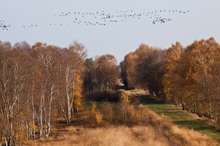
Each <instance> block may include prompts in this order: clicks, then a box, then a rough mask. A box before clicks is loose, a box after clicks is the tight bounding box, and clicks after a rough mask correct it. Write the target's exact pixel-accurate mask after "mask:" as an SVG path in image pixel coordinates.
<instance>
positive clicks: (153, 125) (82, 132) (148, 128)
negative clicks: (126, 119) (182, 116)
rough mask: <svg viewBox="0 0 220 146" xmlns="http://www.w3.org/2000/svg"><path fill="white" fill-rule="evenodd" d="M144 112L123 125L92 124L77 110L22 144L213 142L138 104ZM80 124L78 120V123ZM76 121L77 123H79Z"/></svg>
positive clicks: (182, 145)
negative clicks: (43, 136) (44, 135)
mask: <svg viewBox="0 0 220 146" xmlns="http://www.w3.org/2000/svg"><path fill="white" fill-rule="evenodd" d="M140 108H143V110H144V112H146V113H147V115H148V116H147V121H146V123H144V124H137V125H124V124H111V123H103V124H101V125H98V126H97V125H96V126H94V125H92V124H91V123H89V122H85V123H82V122H81V121H83V120H85V119H88V117H89V116H88V114H89V113H88V112H85V111H84V112H81V113H79V114H78V118H77V120H76V121H75V122H74V123H73V124H72V125H68V126H66V125H65V124H64V123H63V124H62V123H60V124H59V123H57V124H55V125H54V127H55V129H56V132H55V133H53V134H52V136H51V137H50V138H49V139H47V140H41V141H34V142H26V145H34V146H38V145H43V146H69V145H76V146H129V145H131V146H186V145H187V146H188V145H189V146H215V145H218V144H217V142H216V141H215V140H213V139H212V138H210V137H208V136H205V135H202V134H201V133H199V132H196V131H193V130H190V129H187V128H180V127H178V126H177V125H175V124H173V123H172V122H171V121H170V120H169V119H167V117H161V116H159V115H158V114H156V113H155V112H153V111H152V110H150V109H148V108H146V107H145V106H142V105H140ZM78 122H79V123H81V124H79V123H78ZM79 125H80V126H79Z"/></svg>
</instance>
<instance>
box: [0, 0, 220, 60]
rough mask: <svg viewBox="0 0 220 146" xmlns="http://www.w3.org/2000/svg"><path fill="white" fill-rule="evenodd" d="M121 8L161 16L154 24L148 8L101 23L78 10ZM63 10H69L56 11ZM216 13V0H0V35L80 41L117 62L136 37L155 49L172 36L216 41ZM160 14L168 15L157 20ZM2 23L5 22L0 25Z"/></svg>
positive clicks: (116, 11) (219, 24)
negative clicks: (131, 16) (213, 39)
mask: <svg viewBox="0 0 220 146" xmlns="http://www.w3.org/2000/svg"><path fill="white" fill-rule="evenodd" d="M160 10H162V12H161V13H159V12H160ZM169 10H170V11H171V12H169ZM173 10H178V11H181V12H187V13H185V14H183V13H177V12H173ZM126 11H129V12H128V13H130V14H135V13H136V14H144V13H145V14H146V13H147V12H150V13H155V11H157V13H159V15H160V17H161V18H159V19H158V20H159V21H158V23H156V24H153V23H152V22H153V20H155V19H153V18H150V17H152V16H150V14H149V16H146V17H145V16H143V15H142V16H141V17H140V19H138V18H134V19H132V18H129V19H128V20H126V21H125V20H121V22H119V20H118V22H117V23H115V22H113V21H115V20H114V19H113V18H112V20H111V21H112V22H111V23H110V20H108V21H109V23H106V25H87V23H88V22H91V23H96V21H101V19H102V18H101V17H99V18H97V19H96V20H95V18H93V17H90V16H86V17H83V18H82V16H81V14H82V13H85V14H86V13H88V14H89V13H97V14H98V13H99V14H101V13H105V16H107V14H109V15H110V16H113V15H114V17H116V16H119V15H120V13H124V12H126ZM74 12H77V13H78V12H80V15H77V16H76V15H75V14H74ZM65 13H69V15H68V16H60V15H63V14H65ZM152 15H153V14H152ZM219 16H220V0H209V1H207V0H136V1H134V0H19V1H18V0H0V24H1V23H4V24H2V29H1V28H0V40H1V41H9V42H11V43H12V44H14V43H17V42H21V41H26V42H28V43H29V44H31V45H33V44H34V43H35V42H44V43H47V44H50V45H57V46H59V47H62V48H64V47H68V46H69V45H70V44H71V43H72V42H74V41H77V42H79V43H82V44H83V45H84V46H85V48H86V49H87V53H88V57H96V56H100V55H105V54H112V55H114V56H115V57H116V58H117V60H118V63H119V62H120V61H122V60H123V58H124V56H125V55H126V54H128V53H129V52H131V51H134V50H135V49H137V48H138V47H139V45H140V44H141V43H144V44H147V45H150V46H153V47H158V48H161V49H167V48H169V47H170V46H171V45H172V44H173V43H175V42H176V41H179V42H180V43H182V45H183V46H187V45H190V44H191V43H192V42H193V41H195V40H200V39H207V38H209V37H214V38H215V40H216V41H217V42H219V43H220V19H219ZM162 18H163V19H164V20H171V21H166V22H165V23H162V22H161V21H160V20H161V19H162ZM76 19H77V20H76ZM115 19H116V18H115ZM3 21H4V22H3ZM74 21H82V22H81V23H80V24H78V23H77V22H74ZM84 21H85V22H84ZM83 22H84V23H83ZM100 23H101V22H100ZM97 24H98V22H97ZM3 25H6V26H7V25H10V27H9V28H8V30H5V29H3ZM31 25H33V27H31ZM35 25H36V26H35Z"/></svg>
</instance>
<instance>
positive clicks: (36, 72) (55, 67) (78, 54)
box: [0, 41, 118, 145]
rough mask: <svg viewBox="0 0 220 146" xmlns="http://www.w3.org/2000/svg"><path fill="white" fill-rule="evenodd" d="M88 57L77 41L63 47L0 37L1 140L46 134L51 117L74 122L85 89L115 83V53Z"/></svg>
mask: <svg viewBox="0 0 220 146" xmlns="http://www.w3.org/2000/svg"><path fill="white" fill-rule="evenodd" d="M85 58H86V50H85V47H84V46H83V45H82V44H80V43H77V42H74V43H72V44H71V45H70V46H69V47H67V48H60V47H57V46H54V45H47V44H45V43H41V42H37V43H35V44H34V45H33V46H30V45H29V44H28V43H26V42H21V43H16V44H15V45H13V46H12V45H11V44H10V43H9V42H1V41H0V123H1V124H0V140H1V141H7V143H8V144H9V145H13V144H15V143H16V142H18V141H23V140H27V139H44V138H47V137H49V135H50V134H51V128H52V127H51V121H53V120H56V117H57V116H60V117H63V119H65V122H66V123H67V124H68V123H71V121H72V119H73V118H74V113H75V112H77V111H78V110H80V109H82V108H83V105H82V100H83V93H84V92H83V90H85V91H90V90H96V89H99V90H104V89H110V88H113V82H114V81H115V77H112V75H113V76H114V72H116V74H118V73H117V71H118V68H117V67H116V59H115V58H114V56H112V55H103V56H101V57H97V58H96V60H95V61H93V60H92V59H87V60H85ZM89 63H90V64H89ZM108 66H110V67H108ZM102 72H103V73H105V74H109V75H108V76H106V77H108V78H107V79H106V78H105V75H104V74H103V73H102ZM110 73H111V74H110ZM87 84H88V85H87ZM83 85H84V86H83Z"/></svg>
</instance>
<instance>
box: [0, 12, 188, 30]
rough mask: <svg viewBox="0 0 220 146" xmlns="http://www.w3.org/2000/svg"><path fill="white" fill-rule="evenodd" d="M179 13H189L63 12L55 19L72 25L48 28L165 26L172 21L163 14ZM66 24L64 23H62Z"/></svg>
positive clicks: (2, 22)
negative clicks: (140, 23)
mask: <svg viewBox="0 0 220 146" xmlns="http://www.w3.org/2000/svg"><path fill="white" fill-rule="evenodd" d="M165 13H166V14H167V13H178V14H187V13H189V11H181V10H158V11H148V12H134V11H133V10H126V11H117V12H115V13H108V12H105V11H96V12H79V11H75V12H61V13H59V14H55V15H54V17H69V18H71V21H72V22H71V23H68V24H65V23H49V24H48V26H64V25H73V24H77V25H87V26H90V25H91V26H106V25H109V24H112V23H125V22H128V21H131V20H134V21H138V20H141V19H144V18H149V19H150V21H151V22H152V24H158V23H159V24H164V23H167V22H169V21H172V19H171V18H168V17H163V14H165ZM62 22H64V21H62ZM12 26H13V25H12V24H7V22H6V21H5V20H0V29H2V30H9V28H10V27H12ZM38 26H39V25H38V24H29V25H23V26H22V28H33V27H38Z"/></svg>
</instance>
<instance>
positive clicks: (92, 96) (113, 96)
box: [86, 91, 119, 102]
mask: <svg viewBox="0 0 220 146" xmlns="http://www.w3.org/2000/svg"><path fill="white" fill-rule="evenodd" d="M86 99H88V100H91V101H93V102H103V101H109V102H118V101H119V95H118V92H117V91H94V92H90V93H88V94H87V95H86Z"/></svg>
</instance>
